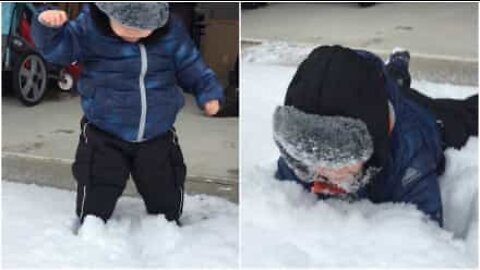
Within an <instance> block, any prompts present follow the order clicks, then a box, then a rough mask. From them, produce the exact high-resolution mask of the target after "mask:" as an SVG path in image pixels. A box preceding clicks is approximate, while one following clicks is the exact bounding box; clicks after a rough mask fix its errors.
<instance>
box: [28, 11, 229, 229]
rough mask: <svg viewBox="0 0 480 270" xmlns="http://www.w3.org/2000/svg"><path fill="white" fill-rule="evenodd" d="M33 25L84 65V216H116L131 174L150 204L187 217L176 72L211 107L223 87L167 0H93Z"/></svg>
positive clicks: (39, 37) (42, 41)
mask: <svg viewBox="0 0 480 270" xmlns="http://www.w3.org/2000/svg"><path fill="white" fill-rule="evenodd" d="M32 35H33V38H34V40H35V43H36V45H37V47H38V49H39V50H40V52H41V53H42V55H43V56H44V57H45V58H46V59H47V60H48V61H51V62H54V63H58V64H69V63H72V62H74V61H79V62H80V63H81V64H82V65H83V71H82V76H81V78H80V81H79V84H78V91H79V93H80V95H81V97H82V101H81V102H82V109H83V112H84V114H85V116H84V118H83V119H82V121H81V130H82V135H81V136H80V140H79V144H78V148H77V153H76V157H75V163H74V164H73V174H74V176H75V178H76V180H77V182H78V190H77V206H76V213H77V215H78V217H79V218H80V220H81V221H83V219H84V217H85V216H86V215H95V216H98V217H100V218H102V219H103V220H104V221H107V220H108V219H109V218H110V216H111V214H112V212H113V209H114V207H115V204H116V201H117V200H118V198H119V197H120V195H121V194H122V192H123V190H124V188H125V185H126V182H127V179H128V177H129V175H130V174H131V175H132V178H133V180H134V182H135V184H136V186H137V189H138V191H139V193H140V195H141V196H142V198H143V199H144V201H145V205H146V208H147V212H148V213H151V214H165V216H166V218H167V219H168V220H175V221H177V222H178V218H179V217H180V215H181V212H182V207H183V193H184V191H183V186H184V181H185V173H186V168H185V165H184V163H183V157H182V153H181V151H180V147H179V145H178V140H177V137H176V134H175V131H174V129H173V123H174V121H175V118H176V115H177V113H178V112H179V110H180V109H181V107H182V106H183V104H184V99H183V96H182V94H181V93H180V92H179V91H178V89H177V82H178V84H179V85H180V86H181V87H182V88H183V89H184V90H186V91H192V92H193V93H195V95H196V98H197V103H198V105H199V106H200V107H201V108H202V109H204V110H205V113H206V114H207V115H214V114H215V113H217V112H218V110H219V101H220V100H222V99H223V89H222V87H221V85H220V83H219V82H218V81H217V79H216V78H215V75H214V73H213V72H212V70H210V69H209V68H208V67H207V66H206V65H205V63H204V62H203V60H202V58H201V56H200V54H199V52H198V50H197V49H196V47H195V45H194V44H193V42H192V40H191V39H190V37H189V36H188V33H187V31H186V30H185V29H184V27H183V26H182V24H181V22H180V20H179V19H178V18H177V17H175V16H170V14H169V5H168V3H165V2H157V3H136V2H119V3H113V2H108V3H107V2H99V3H96V4H93V3H91V4H88V6H86V8H85V9H84V10H83V12H82V13H81V14H80V15H79V16H78V17H77V18H76V19H75V20H71V21H68V18H67V16H66V13H65V12H63V11H60V10H46V11H43V12H41V13H40V14H38V16H36V18H35V19H34V21H33V27H32Z"/></svg>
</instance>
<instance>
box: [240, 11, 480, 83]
mask: <svg viewBox="0 0 480 270" xmlns="http://www.w3.org/2000/svg"><path fill="white" fill-rule="evenodd" d="M265 41H270V42H271V41H285V42H288V43H292V44H293V43H296V44H303V45H304V46H308V47H311V48H313V47H315V46H318V45H324V44H341V45H344V46H349V47H353V48H361V49H367V50H370V51H373V52H375V53H377V54H379V55H380V56H382V57H384V58H385V57H387V56H388V54H389V53H390V52H391V50H392V49H393V48H395V47H402V48H407V49H408V50H410V52H411V54H412V63H411V68H412V74H413V76H414V77H415V78H421V79H426V80H431V81H435V82H449V83H454V84H466V85H477V84H478V78H477V77H478V60H477V59H478V4H477V3H379V4H376V5H374V6H372V7H369V8H360V7H359V6H358V5H357V4H356V3H304V4H296V3H285V4H284V3H272V4H269V5H268V6H266V7H263V8H259V9H255V10H242V45H244V46H243V48H245V47H247V46H248V45H252V44H253V45H254V44H258V43H262V42H265ZM300 61H301V59H299V60H298V62H300ZM292 64H298V63H292Z"/></svg>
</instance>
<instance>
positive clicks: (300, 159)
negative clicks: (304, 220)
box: [274, 46, 478, 225]
mask: <svg viewBox="0 0 480 270" xmlns="http://www.w3.org/2000/svg"><path fill="white" fill-rule="evenodd" d="M409 60H410V55H409V53H408V52H407V51H397V52H394V53H393V54H392V55H391V56H390V59H389V61H388V63H387V64H386V65H384V63H383V62H382V61H381V60H380V59H379V58H378V57H377V56H375V55H373V54H372V53H369V52H367V51H359V50H351V49H348V48H343V47H340V46H332V47H330V46H323V47H318V48H316V49H315V50H314V51H312V52H311V53H310V55H309V56H308V58H307V59H306V60H304V61H303V63H302V64H301V65H300V66H299V68H298V70H297V72H296V74H295V76H294V77H293V79H292V81H291V82H290V85H289V87H288V91H287V94H286V97H285V104H284V105H285V106H281V107H278V108H277V109H276V111H275V114H274V140H275V143H276V144H277V146H278V147H279V149H280V153H281V156H280V158H279V160H278V169H277V172H276V177H277V178H278V179H280V180H295V181H297V182H298V183H300V184H302V185H303V186H304V187H305V188H306V189H308V190H310V191H312V192H314V193H317V194H318V195H319V197H321V198H327V197H332V196H339V197H344V198H348V199H362V198H367V199H369V200H371V201H373V202H378V203H379V202H406V203H413V204H415V205H417V207H418V208H419V209H420V210H422V211H423V212H425V213H426V214H428V215H429V216H430V217H431V218H432V219H433V220H435V221H437V222H438V223H439V224H440V225H442V223H443V221H442V203H441V195H440V190H439V183H438V177H439V175H441V174H442V173H443V171H444V168H445V158H444V155H443V150H444V149H445V148H447V147H455V148H461V147H462V146H463V145H464V144H465V143H466V141H467V139H468V137H469V136H472V135H474V136H477V135H478V131H477V130H478V95H475V96H472V97H470V98H468V99H466V100H453V99H431V98H429V97H426V96H424V95H422V94H420V93H419V92H417V91H416V90H414V89H411V88H410V81H411V79H410V74H409V71H408V64H409Z"/></svg>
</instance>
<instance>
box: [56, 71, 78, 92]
mask: <svg viewBox="0 0 480 270" xmlns="http://www.w3.org/2000/svg"><path fill="white" fill-rule="evenodd" d="M73 83H74V79H73V76H72V74H70V73H68V72H66V71H65V70H63V69H62V71H60V78H59V79H58V82H57V84H58V88H60V90H62V91H65V92H69V91H71V90H72V89H73Z"/></svg>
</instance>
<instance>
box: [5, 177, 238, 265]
mask: <svg viewBox="0 0 480 270" xmlns="http://www.w3.org/2000/svg"><path fill="white" fill-rule="evenodd" d="M2 189H3V191H2V205H3V208H2V214H3V218H2V238H3V239H2V257H3V259H2V266H3V267H4V268H6V267H9V268H30V267H35V268H37V267H42V268H60V267H61V268H65V267H67V268H79V267H88V268H100V267H104V268H105V267H108V268H110V267H114V268H120V267H121V268H124V267H129V268H139V267H157V268H159V267H236V266H237V265H238V207H237V205H235V204H233V203H230V202H228V201H226V200H224V199H221V198H216V197H211V196H205V195H194V196H186V199H185V207H184V214H183V217H182V221H183V222H184V226H182V227H178V226H176V225H175V224H174V223H169V222H167V221H166V220H165V219H164V218H163V216H149V215H147V214H146V213H145V210H144V205H143V202H142V201H141V200H140V199H137V198H128V197H122V198H121V199H120V201H119V203H118V204H117V207H116V210H115V212H114V214H113V217H112V219H111V220H110V221H109V222H108V223H107V225H104V223H103V221H102V220H100V219H98V218H95V217H90V216H88V217H87V218H86V219H85V222H84V224H83V226H82V227H81V228H80V229H79V230H78V234H74V233H73V232H74V231H75V228H78V226H77V223H76V218H75V216H74V212H73V211H74V206H75V205H74V202H75V195H74V193H73V192H70V191H64V190H58V189H53V188H46V187H39V186H35V185H25V184H17V183H10V182H6V181H2Z"/></svg>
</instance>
